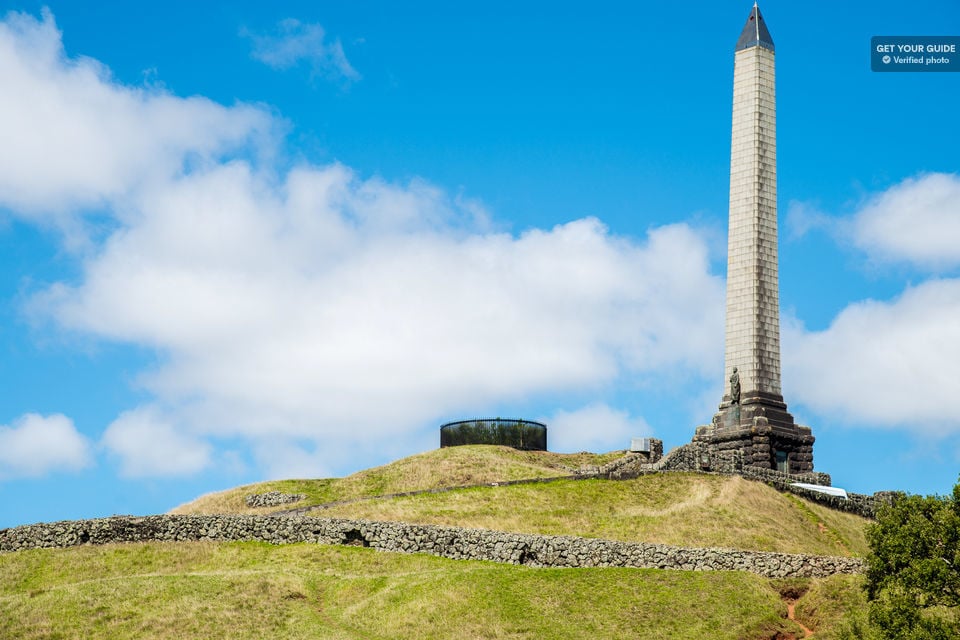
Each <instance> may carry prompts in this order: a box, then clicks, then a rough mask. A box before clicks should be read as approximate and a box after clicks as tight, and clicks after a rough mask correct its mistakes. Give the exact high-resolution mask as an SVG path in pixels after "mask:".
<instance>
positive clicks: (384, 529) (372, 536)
mask: <svg viewBox="0 0 960 640" xmlns="http://www.w3.org/2000/svg"><path fill="white" fill-rule="evenodd" d="M198 540H214V541H237V540H258V541H263V542H269V543H272V544H288V543H298V542H299V543H314V544H345V545H357V546H363V547H370V548H373V549H379V550H382V551H394V552H401V553H429V554H432V555H436V556H441V557H444V558H451V559H454V560H489V561H493V562H503V563H509V564H520V565H529V566H533V567H636V568H653V569H676V570H686V571H748V572H751V573H755V574H759V575H761V576H766V577H770V578H784V577H826V576H830V575H835V574H838V573H860V572H862V571H863V563H862V561H861V560H859V559H856V558H843V557H827V556H812V555H802V554H786V553H768V552H761V551H740V550H734V549H696V548H684V547H672V546H667V545H661V544H649V543H640V542H618V541H612V540H598V539H593V538H578V537H573V536H545V535H533V534H520V533H506V532H502V531H489V530H486V529H465V528H460V527H441V526H430V525H417V524H409V523H398V522H373V521H366V520H341V519H335V518H313V517H302V516H299V517H290V516H286V517H279V516H263V515H255V516H241V515H215V516H180V515H158V516H146V517H132V516H115V517H112V518H100V519H95V520H75V521H65V522H53V523H41V524H34V525H26V526H22V527H16V528H12V529H4V530H0V551H3V552H12V551H20V550H25V549H35V548H53V547H70V546H76V545H82V544H109V543H124V542H147V541H151V542H152V541H175V542H187V541H198Z"/></svg>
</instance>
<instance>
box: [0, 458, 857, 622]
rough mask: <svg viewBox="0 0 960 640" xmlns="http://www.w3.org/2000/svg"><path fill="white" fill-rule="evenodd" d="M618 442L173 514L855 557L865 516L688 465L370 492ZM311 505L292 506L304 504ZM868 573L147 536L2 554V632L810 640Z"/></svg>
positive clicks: (306, 485)
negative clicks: (609, 476) (298, 510)
mask: <svg viewBox="0 0 960 640" xmlns="http://www.w3.org/2000/svg"><path fill="white" fill-rule="evenodd" d="M618 455H619V453H613V454H605V455H601V456H597V455H592V454H575V455H560V454H550V453H546V452H518V451H514V450H512V449H505V448H499V447H457V448H451V449H443V450H438V451H431V452H428V453H425V454H421V455H419V456H413V457H410V458H406V459H403V460H399V461H397V462H395V463H392V464H390V465H386V466H384V467H378V468H375V469H370V470H367V471H364V472H361V473H358V474H355V475H353V476H349V477H347V478H342V479H328V480H296V481H283V482H269V483H262V484H257V485H249V486H246V487H239V488H237V489H232V490H230V491H226V492H221V493H218V494H212V495H209V496H204V497H202V498H200V499H198V500H196V501H194V502H192V503H189V504H187V505H183V506H182V507H179V508H178V509H176V511H177V512H180V513H202V512H206V513H214V512H216V513H232V512H261V513H262V512H267V511H269V510H267V509H258V510H251V509H247V508H246V506H245V504H244V498H245V496H246V495H249V494H251V493H263V492H266V491H271V490H279V491H285V492H296V493H305V494H307V495H308V500H307V502H308V503H310V504H322V503H327V502H332V501H335V500H342V499H346V498H356V497H364V498H370V499H367V500H363V501H360V502H356V503H352V504H348V505H342V506H338V507H336V508H333V509H325V510H322V511H318V512H316V515H321V516H327V515H329V516H338V517H350V518H353V517H365V518H371V519H387V520H406V521H414V522H429V523H440V524H455V525H462V526H471V527H486V528H495V529H504V530H510V531H522V532H535V533H566V534H575V535H584V536H593V537H603V538H611V539H621V540H643V541H654V542H664V543H668V544H679V545H684V546H728V547H738V548H747V549H760V550H776V551H788V552H808V553H818V554H830V555H861V554H862V553H864V551H865V549H866V544H865V541H864V538H863V525H864V521H863V520H862V519H859V518H856V517H854V516H851V515H849V514H842V513H836V512H832V511H829V510H826V509H823V508H822V507H819V506H818V505H816V504H813V503H809V502H806V501H804V500H801V499H798V498H795V497H793V496H789V495H784V494H780V493H778V492H776V491H774V490H773V489H771V488H769V487H767V486H766V485H763V484H761V483H755V482H748V481H745V480H742V479H740V478H728V477H721V476H704V475H696V474H672V473H671V474H661V475H654V476H647V477H644V478H640V479H637V480H631V481H622V482H615V481H601V480H580V481H570V480H561V481H557V482H551V483H548V484H535V485H514V486H498V487H479V488H472V489H459V490H454V491H450V492H446V493H440V494H424V495H418V496H411V497H404V498H390V499H378V498H376V496H379V495H384V494H390V493H397V492H402V491H410V490H418V489H430V488H436V487H450V486H461V485H465V484H477V483H489V482H496V481H504V480H512V479H519V478H524V477H552V476H564V475H569V474H570V473H572V472H573V471H574V470H576V469H578V468H580V467H581V466H584V465H586V466H591V465H599V464H603V463H604V462H607V461H609V460H612V459H615V458H616V457H617V456H618ZM300 504H303V503H298V506H299V505H300ZM859 582H860V579H859V578H857V577H851V576H838V577H834V578H830V579H826V580H799V579H797V580H787V581H777V580H769V579H765V578H761V577H758V576H754V575H750V574H745V573H735V572H716V573H711V572H706V573H694V572H678V571H657V570H640V569H537V568H530V567H519V566H511V565H498V564H494V563H485V562H457V561H451V560H446V559H442V558H434V557H430V556H422V555H400V554H388V553H378V552H376V551H373V550H371V549H363V548H348V547H323V546H316V545H289V546H280V547H274V546H270V545H266V544H262V543H187V544H179V545H178V544H172V543H148V544H136V545H107V546H103V547H77V548H72V549H51V550H34V551H23V552H18V553H12V554H0V638H7V637H11V638H143V637H149V638H174V637H176V638H228V637H229V638H280V637H283V638H531V639H533V638H588V637H589V638H621V637H643V638H671V639H672V638H691V639H692V638H718V639H724V638H729V639H731V640H744V639H747V640H752V639H758V640H759V639H761V638H764V639H766V638H781V639H785V638H790V637H796V638H801V637H803V633H802V631H801V629H800V627H798V626H796V625H795V624H794V623H793V622H791V621H789V620H786V619H785V618H786V613H787V605H786V602H785V600H784V594H786V595H787V596H791V597H794V598H795V597H797V596H799V595H801V594H803V597H802V598H800V600H799V602H798V603H797V605H796V608H797V612H798V613H797V615H798V619H799V620H800V621H802V622H803V623H804V624H805V625H806V626H808V627H811V628H814V629H815V630H816V632H817V633H816V638H817V639H818V640H823V639H829V638H831V637H836V633H837V631H838V630H839V628H840V627H841V626H842V625H841V623H840V621H841V620H843V619H844V618H846V617H849V616H850V615H858V613H857V612H858V611H860V610H862V609H863V606H864V600H863V595H862V593H861V591H860V589H859Z"/></svg>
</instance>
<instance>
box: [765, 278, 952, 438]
mask: <svg viewBox="0 0 960 640" xmlns="http://www.w3.org/2000/svg"><path fill="white" fill-rule="evenodd" d="M957 318H960V280H953V279H945V280H931V281H929V282H925V283H923V284H920V285H918V286H915V287H911V288H909V289H907V290H906V291H905V292H904V293H903V294H902V295H900V296H899V297H898V298H897V299H895V300H892V301H873V300H868V301H864V302H859V303H856V304H852V305H850V306H848V307H847V308H846V309H844V310H843V311H842V312H841V313H840V314H839V315H838V316H837V317H836V318H835V319H834V321H833V323H832V324H831V325H830V326H829V327H828V328H827V329H825V330H823V331H817V332H806V331H804V330H803V328H802V327H800V326H797V325H787V326H786V327H785V331H784V345H785V346H784V366H785V369H786V371H785V375H787V376H789V378H790V380H791V389H792V390H793V392H794V393H795V394H796V399H797V400H798V401H799V402H802V403H803V404H805V405H807V406H808V407H810V408H812V409H814V410H816V411H819V412H821V413H823V414H840V415H841V416H842V417H844V418H845V419H848V420H853V421H855V422H858V423H861V424H864V425H867V426H875V427H887V428H889V427H901V428H907V429H910V430H912V431H917V432H922V433H927V434H944V433H948V432H957V431H960V416H958V414H957V411H956V403H957V398H960V322H957Z"/></svg>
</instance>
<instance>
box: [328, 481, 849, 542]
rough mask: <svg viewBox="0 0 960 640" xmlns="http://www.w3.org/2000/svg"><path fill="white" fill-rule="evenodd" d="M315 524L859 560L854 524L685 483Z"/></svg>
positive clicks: (591, 485)
mask: <svg viewBox="0 0 960 640" xmlns="http://www.w3.org/2000/svg"><path fill="white" fill-rule="evenodd" d="M320 515H323V516H329V517H340V518H363V519H371V520H397V521H403V522H418V523H424V524H440V525H454V526H464V527H480V528H485V529H495V530H503V531H514V532H520V533H541V534H552V535H579V536H587V537H596V538H606V539H611V540H624V541H637V542H658V543H662V544H672V545H680V546H690V547H731V548H739V549H753V550H760V551H780V552H785V553H813V554H821V555H858V556H859V555H863V554H865V553H866V550H867V543H866V539H865V537H864V533H863V529H864V526H865V524H866V522H867V521H866V520H865V519H863V518H859V517H857V516H854V515H851V514H847V513H841V512H836V511H832V510H829V509H824V508H821V507H819V506H818V505H815V504H813V503H809V502H806V501H804V500H800V499H799V498H795V497H793V496H789V495H785V494H781V493H779V492H777V491H776V490H774V489H772V488H770V487H768V486H767V485H765V484H762V483H759V482H751V481H749V480H744V479H742V478H739V477H724V476H710V475H700V474H685V473H665V474H657V475H651V476H645V477H642V478H638V479H636V480H628V481H607V480H578V481H573V480H571V481H560V482H556V483H551V484H547V485H520V486H508V487H481V488H475V489H468V490H458V491H453V492H450V493H444V494H439V495H426V496H411V497H403V498H391V499H384V500H373V501H365V502H361V503H354V504H349V505H340V506H337V507H333V508H330V509H325V510H323V511H322V512H320Z"/></svg>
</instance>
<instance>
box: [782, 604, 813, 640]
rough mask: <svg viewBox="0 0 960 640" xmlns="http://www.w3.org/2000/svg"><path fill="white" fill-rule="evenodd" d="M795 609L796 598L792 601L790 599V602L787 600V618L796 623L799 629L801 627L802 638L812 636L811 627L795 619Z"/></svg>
mask: <svg viewBox="0 0 960 640" xmlns="http://www.w3.org/2000/svg"><path fill="white" fill-rule="evenodd" d="M796 609H797V601H796V600H794V601H792V602H790V601H787V620H790V621H792V622H793V623H794V624H795V625H797V626H798V627H800V628H801V629H803V637H804V638H812V637H813V629H811V628H810V627H808V626H807V625H805V624H803V623H802V622H800V621H799V620H797V618H796Z"/></svg>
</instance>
